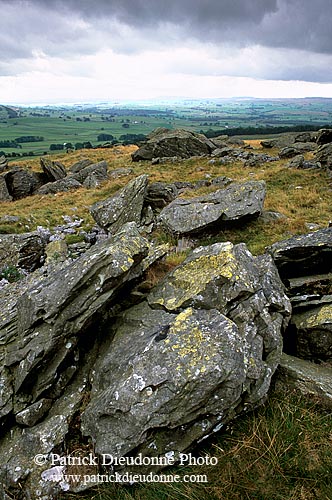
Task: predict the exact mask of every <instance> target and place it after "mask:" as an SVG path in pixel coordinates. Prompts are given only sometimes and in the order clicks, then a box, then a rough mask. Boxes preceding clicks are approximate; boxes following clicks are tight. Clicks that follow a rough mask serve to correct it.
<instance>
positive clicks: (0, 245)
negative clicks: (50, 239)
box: [0, 232, 45, 271]
mask: <svg viewBox="0 0 332 500" xmlns="http://www.w3.org/2000/svg"><path fill="white" fill-rule="evenodd" d="M44 251H45V241H44V240H43V238H42V237H41V235H40V234H39V233H38V232H33V233H23V234H1V235H0V268H3V267H4V266H14V267H17V268H22V269H25V270H27V271H34V270H35V269H36V268H37V267H40V266H41V261H42V257H43V256H44Z"/></svg>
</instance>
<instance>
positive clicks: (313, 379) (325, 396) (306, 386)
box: [277, 354, 332, 406]
mask: <svg viewBox="0 0 332 500" xmlns="http://www.w3.org/2000/svg"><path fill="white" fill-rule="evenodd" d="M277 383H278V384H281V385H282V386H284V387H288V388H289V387H293V388H296V389H298V390H300V391H301V392H302V394H306V395H310V396H316V397H318V398H319V399H320V400H323V401H325V403H326V404H327V405H329V406H332V370H331V368H330V367H328V366H321V365H318V364H316V363H311V362H310V361H305V360H303V359H299V358H295V357H294V356H288V355H287V354H283V355H282V357H281V361H280V365H279V368H278V377H277Z"/></svg>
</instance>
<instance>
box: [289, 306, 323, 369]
mask: <svg viewBox="0 0 332 500" xmlns="http://www.w3.org/2000/svg"><path fill="white" fill-rule="evenodd" d="M291 323H292V325H293V326H294V327H295V329H296V333H295V335H296V355H297V356H298V357H300V358H302V359H313V360H316V361H317V360H323V361H326V360H332V304H331V303H327V304H322V305H321V306H319V307H311V308H310V309H309V310H306V311H304V312H298V313H296V314H293V316H292V321H291Z"/></svg>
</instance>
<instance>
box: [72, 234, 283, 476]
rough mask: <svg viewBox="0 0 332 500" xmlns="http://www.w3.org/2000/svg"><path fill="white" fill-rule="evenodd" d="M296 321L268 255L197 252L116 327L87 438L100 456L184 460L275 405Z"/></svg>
mask: <svg viewBox="0 0 332 500" xmlns="http://www.w3.org/2000/svg"><path fill="white" fill-rule="evenodd" d="M289 315H290V303H289V300H288V299H287V297H286V295H285V294H284V291H283V286H282V283H281V282H280V279H279V277H278V273H277V270H276V268H275V266H274V264H273V261H272V259H271V258H270V257H269V256H267V255H265V256H262V257H259V258H254V257H253V256H252V255H251V254H250V252H249V251H248V250H247V248H246V246H245V245H244V244H240V245H236V246H234V245H232V244H231V243H217V244H214V245H211V246H209V247H200V248H197V249H196V250H194V251H193V253H192V254H191V255H190V256H189V257H188V258H187V260H186V261H185V262H184V263H183V264H182V265H181V266H179V267H178V268H177V269H175V270H174V271H173V272H172V273H171V274H169V275H168V276H166V277H165V279H164V280H163V281H162V282H161V283H160V284H159V285H157V287H156V288H155V289H154V290H153V291H152V292H151V294H150V295H149V296H148V298H147V302H143V303H141V304H139V305H137V306H134V307H133V308H131V309H129V310H127V311H126V312H125V313H124V314H123V315H122V317H120V319H119V320H118V322H117V324H115V325H113V326H112V327H111V331H110V333H109V336H108V337H109V338H110V339H111V338H112V339H113V340H112V341H110V340H109V341H106V342H105V344H104V346H103V349H102V351H101V352H100V357H99V359H98V361H97V363H96V365H95V367H94V373H93V378H92V393H91V401H90V402H89V404H88V405H87V407H86V409H85V411H84V412H83V415H82V424H81V427H82V431H83V433H84V434H85V435H87V436H90V437H91V438H92V439H93V442H94V443H95V447H96V451H97V452H98V453H109V454H112V455H113V456H114V457H120V456H125V455H126V454H129V456H135V455H136V453H142V454H143V456H144V455H148V456H162V455H165V454H166V453H169V454H171V455H172V456H173V457H174V458H175V459H177V458H178V456H179V453H180V452H183V451H185V450H187V449H189V448H190V447H192V446H193V445H194V444H195V443H197V442H199V441H200V440H202V439H204V438H206V437H207V436H209V435H211V434H213V433H214V432H216V431H218V430H219V429H220V428H222V427H223V426H224V425H225V424H226V423H227V422H228V421H229V420H230V419H232V418H234V417H235V416H237V415H239V414H240V413H241V412H243V411H246V410H249V409H252V408H254V407H256V406H257V405H258V404H260V403H262V402H263V401H264V400H265V399H266V395H267V392H268V389H269V386H270V381H271V377H272V375H273V373H274V371H275V370H276V367H277V365H278V362H279V360H280V356H281V352H282V336H281V331H282V329H283V328H284V327H285V325H286V324H287V321H288V318H289ZM113 335H114V337H113ZM151 469H152V468H151V467H150V470H151Z"/></svg>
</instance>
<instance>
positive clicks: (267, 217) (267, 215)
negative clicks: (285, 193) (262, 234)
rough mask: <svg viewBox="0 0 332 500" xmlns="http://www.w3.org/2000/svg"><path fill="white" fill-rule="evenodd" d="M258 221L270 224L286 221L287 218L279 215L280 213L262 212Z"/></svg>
mask: <svg viewBox="0 0 332 500" xmlns="http://www.w3.org/2000/svg"><path fill="white" fill-rule="evenodd" d="M259 219H260V220H261V221H263V222H265V223H267V224H270V223H271V222H275V221H278V220H282V219H287V217H286V215H284V214H281V213H280V212H273V211H272V210H263V212H262V213H261V215H260V218H259Z"/></svg>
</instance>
